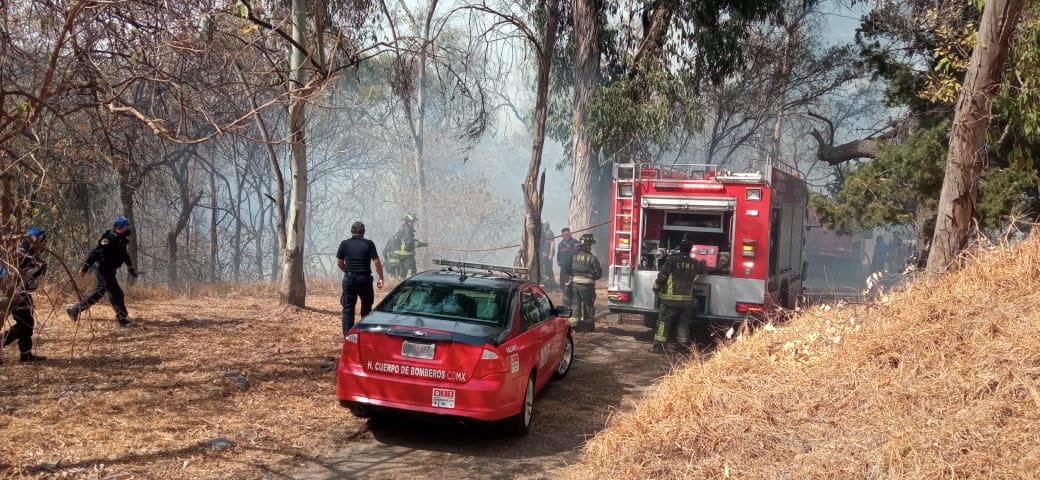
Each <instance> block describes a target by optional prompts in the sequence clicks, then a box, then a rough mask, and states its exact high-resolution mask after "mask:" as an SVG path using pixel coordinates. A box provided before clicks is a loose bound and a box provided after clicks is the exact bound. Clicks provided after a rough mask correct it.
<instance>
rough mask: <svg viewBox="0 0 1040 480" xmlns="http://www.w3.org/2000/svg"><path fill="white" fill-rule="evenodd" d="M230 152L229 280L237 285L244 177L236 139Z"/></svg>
mask: <svg viewBox="0 0 1040 480" xmlns="http://www.w3.org/2000/svg"><path fill="white" fill-rule="evenodd" d="M232 151H233V154H234V157H235V158H234V162H235V163H234V166H235V200H234V201H233V202H231V203H232V204H233V205H231V211H232V212H233V213H234V215H235V233H234V235H233V236H232V240H231V241H232V243H233V245H232V246H231V279H232V280H233V281H234V282H236V283H237V282H240V281H241V280H242V202H243V201H244V199H243V198H242V195H243V193H242V190H243V188H244V187H245V175H244V174H243V172H242V169H241V168H240V166H239V164H238V162H239V160H241V159H240V158H239V156H238V140H237V139H236V140H232Z"/></svg>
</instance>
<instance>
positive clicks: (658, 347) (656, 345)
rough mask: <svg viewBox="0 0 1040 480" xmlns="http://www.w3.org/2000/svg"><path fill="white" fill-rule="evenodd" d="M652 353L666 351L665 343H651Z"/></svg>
mask: <svg viewBox="0 0 1040 480" xmlns="http://www.w3.org/2000/svg"><path fill="white" fill-rule="evenodd" d="M650 353H664V344H663V343H659V342H654V343H651V344H650Z"/></svg>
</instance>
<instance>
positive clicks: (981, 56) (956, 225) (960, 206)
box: [928, 0, 1025, 274]
mask: <svg viewBox="0 0 1040 480" xmlns="http://www.w3.org/2000/svg"><path fill="white" fill-rule="evenodd" d="M1024 3H1025V0H988V1H987V2H986V5H985V7H983V10H982V20H981V21H980V22H979V33H978V37H977V38H978V40H977V43H976V45H975V49H974V50H973V51H972V53H971V60H970V61H969V63H968V70H967V72H966V73H965V76H964V88H963V89H962V90H961V95H960V98H959V99H958V100H957V109H956V112H955V113H954V117H953V130H952V132H951V135H950V150H949V153H948V154H947V156H946V175H945V176H944V177H943V187H942V192H941V193H940V195H939V212H938V216H937V217H936V221H935V234H934V236H933V237H932V248H931V251H930V252H929V254H928V271H929V272H932V273H934V274H938V273H942V272H944V271H946V270H947V269H948V268H950V267H951V266H952V264H953V262H954V260H955V259H956V258H957V254H958V253H960V251H961V250H963V249H964V247H965V246H967V244H968V239H969V234H970V232H971V224H972V219H973V218H974V215H975V200H976V199H977V198H978V179H979V175H980V174H981V173H982V167H983V163H984V162H985V160H986V158H985V156H986V153H987V152H986V150H987V146H986V130H987V129H988V127H989V116H990V105H991V104H992V101H993V97H994V96H995V95H996V94H997V89H998V88H999V84H1000V80H1001V76H1002V74H1003V71H1004V62H1005V60H1006V59H1007V52H1008V50H1009V49H1010V47H1011V37H1012V36H1013V35H1014V32H1015V25H1016V24H1018V20H1019V17H1020V16H1021V13H1022V6H1023V4H1024Z"/></svg>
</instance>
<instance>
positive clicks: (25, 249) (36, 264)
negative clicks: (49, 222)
mask: <svg viewBox="0 0 1040 480" xmlns="http://www.w3.org/2000/svg"><path fill="white" fill-rule="evenodd" d="M25 236H26V237H27V238H26V239H25V240H22V242H21V244H19V245H18V253H17V257H16V260H15V261H16V262H17V267H18V275H17V276H16V278H14V281H13V282H12V283H13V285H12V286H13V287H14V288H13V291H12V292H11V297H10V298H11V306H10V309H11V316H12V317H13V318H14V326H13V327H11V329H10V330H8V331H7V332H5V333H4V334H3V335H0V338H3V345H4V346H5V347H6V346H8V345H10V344H12V343H14V342H18V352H19V353H20V355H19V357H18V361H21V362H38V361H40V360H46V359H47V357H44V356H41V355H33V353H32V345H33V341H32V336H33V327H35V325H36V319H35V316H34V312H33V299H32V292H33V291H35V290H36V286H37V283H36V282H37V280H38V279H39V278H40V277H41V276H43V274H45V273H47V263H46V262H44V261H43V260H42V257H41V254H42V253H43V251H44V248H45V245H44V244H45V243H46V241H47V232H45V231H44V230H43V229H42V228H39V227H32V228H30V229H29V230H28V231H27V232H26V233H25ZM4 313H6V312H4Z"/></svg>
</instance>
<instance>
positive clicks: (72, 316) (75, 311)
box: [65, 303, 79, 322]
mask: <svg viewBox="0 0 1040 480" xmlns="http://www.w3.org/2000/svg"><path fill="white" fill-rule="evenodd" d="M65 313H67V314H69V320H72V321H73V322H78V321H79V305H78V304H75V303H70V304H68V305H65Z"/></svg>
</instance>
